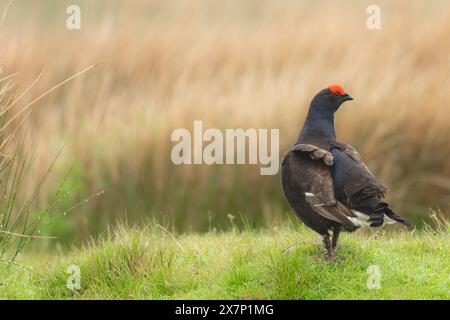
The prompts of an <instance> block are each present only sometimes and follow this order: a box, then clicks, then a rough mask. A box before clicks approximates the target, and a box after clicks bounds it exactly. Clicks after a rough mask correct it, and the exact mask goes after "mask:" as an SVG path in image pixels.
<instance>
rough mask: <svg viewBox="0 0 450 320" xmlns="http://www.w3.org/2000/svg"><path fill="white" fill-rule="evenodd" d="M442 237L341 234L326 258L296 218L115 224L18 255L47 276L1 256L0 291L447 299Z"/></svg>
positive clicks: (28, 295)
mask: <svg viewBox="0 0 450 320" xmlns="http://www.w3.org/2000/svg"><path fill="white" fill-rule="evenodd" d="M449 240H450V239H449V232H448V229H447V230H441V231H439V232H431V231H430V230H428V231H416V232H414V233H412V234H411V233H409V232H406V231H399V230H395V231H394V230H391V231H388V232H386V233H380V232H378V233H372V234H364V233H361V232H357V233H355V234H344V235H343V236H342V237H341V241H340V243H341V247H340V249H339V251H338V261H337V262H336V263H329V262H327V261H326V259H325V257H324V253H323V250H322V247H321V242H320V238H319V237H318V236H317V235H316V234H314V233H313V232H311V231H309V230H306V228H304V227H292V226H283V227H274V228H271V229H265V230H246V231H237V230H231V231H228V232H214V231H211V232H209V233H206V234H186V235H178V236H174V235H172V234H170V233H169V232H167V231H164V230H162V229H160V228H158V227H156V226H154V227H149V228H147V229H137V228H125V227H119V228H118V229H117V230H115V231H114V232H110V233H109V235H108V236H105V237H104V238H103V239H100V240H97V241H92V242H91V243H90V244H88V245H86V246H85V247H83V248H81V249H73V250H72V251H71V252H70V253H68V254H66V255H59V256H58V255H55V256H53V255H49V254H48V253H47V254H40V253H39V252H33V253H31V252H28V253H24V254H23V255H22V256H20V257H19V259H18V260H17V261H18V262H19V263H21V264H24V265H26V266H29V267H32V268H33V269H34V270H36V271H38V272H41V273H44V274H46V275H47V277H48V278H46V277H42V276H40V275H38V274H35V273H32V272H30V271H27V270H24V269H22V268H20V267H17V266H10V267H8V266H5V265H0V298H1V299H19V298H22V299H449V298H450V292H449V290H450V280H449V274H450V257H449V244H450V241H449ZM293 246H294V247H293ZM290 247H293V248H291V249H290V250H287V252H286V251H285V249H286V248H290ZM72 264H73V265H77V266H79V267H80V270H81V288H80V289H79V290H76V291H72V290H70V289H68V288H67V287H66V279H67V278H68V277H69V274H68V273H66V270H67V267H68V266H69V265H72ZM371 265H377V266H379V268H380V271H381V281H380V286H381V287H380V288H379V289H372V290H369V289H368V287H367V280H368V277H369V273H368V272H367V269H368V268H369V266H371Z"/></svg>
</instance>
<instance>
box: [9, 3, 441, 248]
mask: <svg viewBox="0 0 450 320" xmlns="http://www.w3.org/2000/svg"><path fill="white" fill-rule="evenodd" d="M372 2H373V1H350V0H349V1H337V0H336V1H312V0H305V1H293V0H292V1H289V0H288V1H279V0H245V1H241V0H239V1H238V0H231V1H219V0H204V1H200V0H196V1H176V0H169V1H151V0H146V1H144V0H133V1H113V0H108V1H100V0H96V1H93V0H89V1H87V0H86V1H81V0H77V1H75V0H70V1H63V0H58V1H56V0H54V1H50V0H40V1H33V0H30V1H26V0H16V1H14V2H13V3H12V5H11V7H10V9H9V11H8V13H7V15H6V17H5V20H4V22H3V25H2V26H1V28H0V64H1V67H3V72H2V76H6V75H9V74H12V73H16V72H19V74H17V75H15V76H14V77H13V78H12V79H11V82H12V84H14V93H15V96H18V95H20V94H21V93H22V92H24V90H26V88H27V87H28V86H30V84H31V83H32V82H33V81H34V80H35V79H36V78H37V77H38V75H39V74H40V72H41V71H42V70H43V69H44V68H45V72H44V74H43V76H42V77H41V78H40V79H39V81H38V82H37V83H36V84H35V85H33V86H32V87H31V89H30V90H29V91H28V92H27V93H26V94H25V95H24V96H23V97H22V98H21V100H20V103H18V104H17V105H16V106H15V108H17V109H20V108H21V107H23V106H25V105H26V104H27V103H28V102H30V101H32V100H33V99H34V98H36V97H37V96H39V95H40V94H41V93H43V92H45V91H46V90H47V89H49V88H51V87H52V86H54V85H56V84H57V83H59V82H61V81H63V80H64V79H66V78H68V77H70V76H72V75H73V74H76V73H77V72H79V71H81V70H82V69H84V68H86V67H87V66H89V65H92V64H96V63H99V64H98V65H97V66H96V67H95V68H93V69H92V70H90V71H89V72H87V73H86V74H84V75H82V76H80V77H78V78H77V79H75V80H74V81H73V82H70V83H68V84H66V85H65V86H63V87H61V88H59V89H58V90H56V91H54V92H52V93H51V94H49V95H48V96H46V97H45V98H43V99H42V100H40V101H39V102H37V103H36V104H34V105H33V113H32V114H31V115H30V116H29V117H28V118H27V119H26V121H27V123H26V128H27V132H28V134H27V138H26V144H27V145H28V146H29V148H30V149H31V150H32V164H31V166H30V170H29V171H28V172H27V174H26V176H25V177H24V182H23V183H22V184H21V192H20V193H19V195H18V196H19V198H20V196H21V194H26V193H27V192H30V190H32V186H33V185H34V184H35V183H36V181H39V179H40V178H39V177H41V175H42V174H43V172H45V171H46V170H47V169H48V168H49V166H50V164H51V163H52V161H53V160H54V159H55V157H56V155H57V154H58V152H59V150H61V148H62V147H63V146H64V149H63V151H62V153H61V154H60V155H59V156H58V157H57V159H56V162H55V164H54V167H53V169H52V170H51V171H50V174H49V176H48V178H47V179H46V181H45V183H44V184H43V186H42V188H41V189H40V191H39V195H38V197H37V200H36V202H35V203H33V206H32V208H31V210H33V214H36V215H39V214H40V213H42V212H43V211H45V210H47V209H48V208H49V207H50V209H49V211H50V214H49V215H46V216H45V218H44V219H45V221H44V222H45V223H43V224H42V228H43V230H42V233H45V234H51V235H54V236H57V237H58V238H59V239H60V240H61V241H62V242H63V243H68V244H71V243H74V242H76V241H80V240H81V239H83V238H85V237H87V236H91V235H95V234H97V233H98V232H101V231H103V230H105V229H106V228H108V227H109V226H110V225H111V224H113V223H117V222H118V221H128V222H130V223H140V224H144V223H147V222H149V221H152V220H155V221H158V222H159V223H161V224H163V225H166V226H170V227H172V228H174V229H176V230H179V231H181V232H188V231H205V230H208V229H211V228H217V229H221V228H225V227H227V226H229V224H230V221H231V222H232V223H235V224H237V225H242V224H249V225H251V226H255V227H258V226H265V225H270V224H272V223H275V222H276V221H283V220H286V219H288V217H291V218H293V214H292V212H291V210H290V209H289V207H288V205H287V203H286V201H285V199H284V197H283V195H282V193H281V189H280V183H279V175H274V176H261V175H260V173H259V168H260V166H259V165H239V166H238V165H222V166H218V165H215V166H207V165H204V166H192V165H191V166H175V165H174V164H172V162H171V159H170V151H171V148H172V146H173V145H174V143H171V141H170V135H171V133H172V131H173V130H174V129H176V128H187V129H189V130H191V131H192V128H193V121H194V120H202V121H203V125H204V127H205V128H211V127H214V128H219V129H224V128H244V129H246V128H268V129H270V128H279V129H280V159H281V157H282V156H283V154H284V152H285V150H286V149H287V148H288V147H289V146H290V145H291V144H292V143H293V142H294V140H295V139H296V137H297V135H298V133H299V130H300V128H301V126H302V124H303V121H304V117H305V113H306V111H307V108H308V106H309V102H310V100H311V98H312V97H313V96H314V94H315V93H316V92H317V91H319V90H320V89H322V88H324V87H326V86H327V85H329V84H331V83H338V84H341V85H342V86H344V88H346V90H347V91H348V92H349V93H350V94H351V95H352V96H354V97H355V101H353V102H351V103H348V104H346V105H345V107H343V108H342V109H340V111H339V113H338V114H337V115H336V127H337V135H338V138H339V139H340V140H341V141H344V142H347V143H351V144H353V145H354V146H355V147H356V148H358V149H359V151H360V153H361V155H362V156H363V158H364V160H365V162H366V163H367V165H368V166H369V167H370V168H371V169H372V171H373V172H374V173H375V174H376V175H377V176H378V177H379V179H380V180H381V181H382V182H383V183H384V184H385V185H386V186H387V187H388V188H389V198H388V200H389V201H390V202H391V203H392V206H393V207H394V208H395V209H396V211H398V212H399V213H401V214H403V215H405V216H408V217H409V218H411V219H412V220H413V221H414V222H415V223H417V224H418V225H419V226H420V225H421V224H422V223H423V222H424V221H426V219H427V217H428V213H429V209H430V208H434V209H437V208H438V209H441V210H442V211H443V213H444V214H446V215H447V216H448V212H449V211H448V209H449V207H450V161H449V158H450V143H449V142H450V141H449V137H450V121H449V120H450V110H449V108H450V105H449V99H450V90H449V89H450V42H449V41H448V39H449V36H450V4H449V2H448V1H445V0H436V1H421V0H418V1H414V3H413V2H411V1H406V0H403V1H377V3H376V4H377V5H378V6H380V8H381V29H380V30H369V29H368V28H367V26H366V21H367V18H368V17H369V14H367V13H366V9H367V7H368V6H369V5H370V4H373V3H372ZM7 3H8V1H5V0H0V5H1V7H2V8H3V7H4V6H5V5H6V4H7ZM72 4H76V5H79V6H80V8H81V30H68V29H67V28H66V19H67V18H68V16H69V15H68V14H67V13H66V9H67V7H68V6H69V5H72ZM0 78H1V77H0ZM61 189H63V192H62V195H60V196H58V197H59V201H58V203H57V205H49V203H53V202H51V200H50V199H52V197H53V196H54V195H55V193H57V192H58V191H61ZM102 191H104V192H102ZM99 192H100V194H99V195H98V196H94V197H93V198H89V197H91V196H92V195H96V194H97V193H99ZM88 198H89V199H90V200H89V202H87V201H84V200H86V199H88ZM80 201H81V202H82V203H81V204H80V205H77V206H76V207H75V208H73V209H71V210H69V209H70V208H71V207H72V206H74V205H75V204H77V203H79V202H80ZM63 212H67V214H66V215H61V213H63ZM55 217H56V218H55Z"/></svg>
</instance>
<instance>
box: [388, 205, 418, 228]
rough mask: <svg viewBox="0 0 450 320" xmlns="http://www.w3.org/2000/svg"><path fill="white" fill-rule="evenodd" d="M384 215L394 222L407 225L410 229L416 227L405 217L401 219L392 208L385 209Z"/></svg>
mask: <svg viewBox="0 0 450 320" xmlns="http://www.w3.org/2000/svg"><path fill="white" fill-rule="evenodd" d="M384 213H385V214H386V215H387V216H388V217H389V218H391V219H392V220H395V221H397V222H399V223H401V224H403V225H405V226H406V227H407V228H408V229H412V228H414V225H413V224H412V223H411V222H409V221H408V220H406V219H405V218H403V217H400V216H399V215H398V214H396V213H395V212H394V211H392V209H391V208H389V207H387V208H386V209H385V211H384Z"/></svg>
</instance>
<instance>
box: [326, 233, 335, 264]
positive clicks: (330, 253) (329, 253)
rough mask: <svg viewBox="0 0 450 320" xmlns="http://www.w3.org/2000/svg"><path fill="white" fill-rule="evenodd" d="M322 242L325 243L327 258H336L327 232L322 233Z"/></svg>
mask: <svg viewBox="0 0 450 320" xmlns="http://www.w3.org/2000/svg"><path fill="white" fill-rule="evenodd" d="M323 244H324V245H325V249H326V250H327V258H328V259H329V260H331V261H334V260H335V259H336V257H335V255H334V252H333V247H332V245H331V240H330V234H329V233H328V232H327V233H326V234H324V235H323Z"/></svg>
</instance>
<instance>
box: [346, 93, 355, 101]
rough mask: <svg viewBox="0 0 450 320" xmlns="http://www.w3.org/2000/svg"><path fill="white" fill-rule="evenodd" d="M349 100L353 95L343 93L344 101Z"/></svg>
mask: <svg viewBox="0 0 450 320" xmlns="http://www.w3.org/2000/svg"><path fill="white" fill-rule="evenodd" d="M349 100H353V97H352V96H351V95H349V94H347V93H346V94H345V95H344V101H349Z"/></svg>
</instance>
